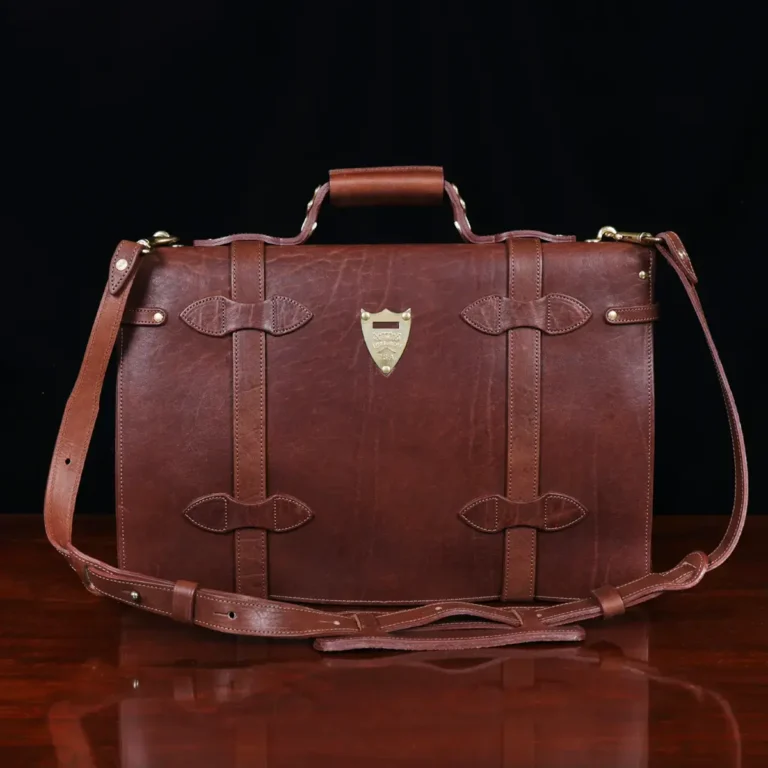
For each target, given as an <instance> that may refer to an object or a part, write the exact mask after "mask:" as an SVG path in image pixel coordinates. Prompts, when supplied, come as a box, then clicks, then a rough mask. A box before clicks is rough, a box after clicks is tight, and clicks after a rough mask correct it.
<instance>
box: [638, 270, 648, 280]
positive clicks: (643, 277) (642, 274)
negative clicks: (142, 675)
mask: <svg viewBox="0 0 768 768" xmlns="http://www.w3.org/2000/svg"><path fill="white" fill-rule="evenodd" d="M637 276H638V277H639V278H640V279H641V280H647V279H648V273H647V272H646V271H645V270H643V271H642V272H638V274H637Z"/></svg>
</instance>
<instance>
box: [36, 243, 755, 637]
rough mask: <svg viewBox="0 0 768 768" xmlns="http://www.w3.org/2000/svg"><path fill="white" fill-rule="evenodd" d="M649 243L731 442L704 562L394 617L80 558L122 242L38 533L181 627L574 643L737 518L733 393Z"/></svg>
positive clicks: (90, 582) (128, 255) (678, 266)
mask: <svg viewBox="0 0 768 768" xmlns="http://www.w3.org/2000/svg"><path fill="white" fill-rule="evenodd" d="M660 238H661V240H662V242H660V243H658V244H657V245H656V248H657V249H658V251H659V253H660V254H661V256H662V257H663V258H664V259H665V260H666V261H667V263H668V264H670V266H671V267H672V269H673V270H674V271H675V273H676V274H677V276H678V277H679V278H680V280H681V282H682V284H683V288H684V289H685V291H686V294H687V295H688V298H689V300H690V302H691V304H692V306H693V309H694V311H695V313H696V316H697V318H698V320H699V324H700V325H701V329H702V331H703V333H704V337H705V340H706V342H707V345H708V347H709V351H710V354H711V356H712V361H713V363H714V366H715V369H716V371H717V376H718V380H719V382H720V387H721V390H722V395H723V399H724V402H725V407H726V412H727V414H728V423H729V426H730V430H731V436H732V439H733V461H734V470H735V479H736V483H735V495H734V502H733V508H732V511H731V517H730V521H729V523H728V527H727V530H726V532H725V534H724V536H723V538H722V540H721V541H720V543H719V544H718V545H717V547H716V548H715V549H714V550H713V551H712V552H711V553H710V554H709V555H705V554H704V553H703V552H693V553H691V554H689V555H688V556H687V557H685V558H684V559H683V560H681V561H680V563H679V564H678V565H676V566H675V567H674V568H672V569H670V570H668V571H664V572H661V573H649V574H647V575H646V576H643V577H641V578H639V579H636V580H634V581H632V582H629V583H627V584H622V585H620V586H617V587H616V590H615V593H614V592H611V593H610V598H609V600H607V599H606V595H607V591H605V590H603V591H602V592H601V593H599V594H600V598H601V599H598V597H596V596H594V595H591V596H589V597H585V598H583V599H580V600H576V601H573V602H568V603H563V604H560V605H552V606H546V607H540V606H530V607H528V606H527V607H524V608H514V607H511V606H505V607H490V606H481V605H474V604H471V603H457V602H443V603H439V604H431V605H425V606H421V607H418V608H407V609H404V610H401V611H395V612H386V611H384V612H379V611H363V612H356V613H354V612H347V611H342V612H332V611H323V610H317V609H314V608H307V607H304V606H299V605H293V604H290V603H281V602H277V601H274V600H266V599H262V598H258V597H249V596H246V595H238V594H233V593H227V592H217V591H215V590H211V589H203V588H199V587H197V586H196V585H194V584H193V583H190V582H175V583H174V582H171V581H166V580H164V579H158V578H154V577H150V576H144V575H142V574H137V573H133V572H131V571H126V570H123V569H120V568H116V567H114V566H110V565H107V564H106V563H104V562H102V561H100V560H97V559H95V558H92V557H88V556H87V555H85V554H83V553H82V552H80V551H79V550H77V549H76V548H75V547H74V546H73V545H72V518H73V515H74V510H75V499H76V496H77V491H78V487H79V485H80V480H81V477H82V473H83V466H84V464H85V456H86V453H87V451H88V446H89V444H90V441H91V435H92V432H93V428H94V425H95V423H96V416H97V413H98V405H99V397H100V395H101V390H102V386H103V383H104V376H105V374H106V370H107V364H108V362H109V358H110V355H111V352H112V348H113V346H114V343H115V339H116V338H117V332H118V330H119V327H120V321H121V319H122V316H123V313H124V311H125V305H126V301H127V297H128V293H129V291H130V287H131V284H132V282H133V278H134V277H135V274H136V266H137V263H138V259H139V254H140V253H141V250H142V246H141V245H139V244H138V243H131V242H127V241H123V242H121V243H120V245H119V246H118V248H117V250H116V251H115V254H114V256H113V258H112V262H111V264H110V278H111V277H112V276H113V273H114V271H115V270H116V265H117V263H118V262H120V263H121V266H122V262H125V265H124V266H123V270H122V272H121V274H123V273H124V279H123V280H122V282H121V284H120V285H118V286H116V287H113V285H114V283H116V282H117V280H118V278H116V279H115V280H112V279H110V281H109V282H108V285H107V288H106V290H105V292H104V295H103V297H102V300H101V304H100V305H99V310H98V313H97V315H96V320H95V323H94V326H93V330H92V331H91V335H90V338H89V341H88V346H87V348H86V351H85V356H84V359H83V364H82V366H81V368H80V373H79V374H78V378H77V381H76V383H75V386H74V389H73V391H72V394H71V396H70V398H69V400H68V402H67V406H66V409H65V411H64V417H63V420H62V424H61V429H60V431H59V436H58V439H57V442H56V447H55V449H54V453H53V459H52V463H51V470H50V474H49V476H48V486H47V489H46V496H45V526H46V532H47V535H48V538H49V540H50V542H51V544H52V545H53V546H54V547H55V548H56V549H57V550H58V551H59V552H60V553H61V554H62V555H63V556H64V557H65V558H66V559H67V561H68V562H69V564H70V566H71V567H72V568H73V569H74V570H75V571H76V572H77V573H78V575H79V576H80V578H81V580H82V581H83V582H84V584H85V585H86V588H87V589H88V590H89V591H91V592H92V593H93V594H100V595H105V596H107V597H112V598H113V599H115V600H118V601H120V602H124V603H127V604H129V605H134V606H136V607H139V608H142V609H144V610H146V611H150V612H152V613H157V614H161V615H166V616H175V617H176V618H179V619H183V620H184V621H189V622H190V623H192V624H196V625H198V626H204V627H208V628H209V629H215V630H218V631H220V632H227V633H232V634H243V635H258V636H263V637H317V638H321V639H319V640H317V641H316V643H315V646H316V647H318V648H321V649H322V650H327V651H333V650H345V649H350V648H392V649H403V650H440V649H450V650H457V649H460V648H483V647H489V646H497V645H511V644H516V643H524V642H541V641H574V640H579V639H580V638H581V637H582V636H583V630H582V629H581V628H579V627H574V626H568V625H573V624H575V623H576V622H580V621H585V620H587V619H594V618H598V617H600V616H603V615H604V614H603V605H606V606H608V605H610V609H609V612H611V613H616V612H617V611H618V610H619V603H618V601H619V600H620V601H621V603H622V604H623V606H624V608H625V609H626V608H629V607H631V606H633V605H636V604H638V603H642V602H645V601H646V600H650V599H651V598H653V597H656V596H658V595H660V594H661V593H662V592H667V591H672V590H682V589H689V588H690V587H692V586H694V585H695V584H697V583H698V582H699V581H700V580H701V578H702V577H703V576H704V574H705V573H706V572H707V571H709V570H713V569H714V568H717V567H718V566H720V565H722V564H723V563H724V562H725V560H726V559H727V558H728V557H729V556H730V554H731V553H732V552H733V549H734V548H735V546H736V544H737V542H738V540H739V536H740V535H741V531H742V528H743V526H744V520H745V518H746V512H747V497H748V492H747V483H748V472H747V457H746V450H745V446H744V436H743V433H742V430H741V425H740V423H739V417H738V411H737V409H736V403H735V401H734V398H733V393H732V392H731V388H730V386H729V384H728V381H727V379H726V377H725V372H724V370H723V366H722V363H721V362H720V357H719V355H718V353H717V349H716V347H715V344H714V341H713V339H712V336H711V334H710V331H709V328H708V326H707V321H706V319H705V317H704V312H703V310H702V307H701V303H700V301H699V297H698V295H697V293H696V288H695V278H694V277H691V275H692V268H691V266H690V262H687V261H686V260H687V254H685V251H684V250H682V245H681V244H679V239H678V238H677V237H676V236H675V235H674V234H673V233H669V232H665V233H662V234H661V235H660ZM456 615H462V616H469V617H472V619H473V620H472V621H469V622H461V623H453V624H435V622H436V621H439V620H440V619H441V618H445V617H449V616H456Z"/></svg>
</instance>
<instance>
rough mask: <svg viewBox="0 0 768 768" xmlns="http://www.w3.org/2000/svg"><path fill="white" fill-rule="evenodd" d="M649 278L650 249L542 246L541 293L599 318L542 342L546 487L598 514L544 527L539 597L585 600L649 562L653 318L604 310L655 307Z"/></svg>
mask: <svg viewBox="0 0 768 768" xmlns="http://www.w3.org/2000/svg"><path fill="white" fill-rule="evenodd" d="M641 272H645V274H646V277H645V279H643V278H641V277H640V273H641ZM652 279H653V269H652V254H651V252H650V251H649V250H648V249H645V248H641V247H638V246H633V245H627V244H620V243H616V244H613V243H611V244H606V243H600V244H597V243H594V244H593V243H562V244H560V243H558V244H545V245H544V292H545V293H555V292H561V293H567V294H569V295H571V296H574V297H575V298H577V299H578V300H579V301H582V302H583V303H584V304H586V305H587V306H588V307H589V308H590V310H591V311H592V318H591V319H590V321H589V322H588V323H586V325H584V326H583V327H582V328H579V329H578V330H576V331H574V332H573V333H567V334H564V335H562V336H544V338H543V339H542V376H541V381H542V402H541V475H540V478H541V480H540V488H541V492H542V493H546V492H548V491H559V492H563V493H566V494H569V495H571V496H573V497H575V498H577V499H578V500H579V501H581V502H582V503H583V504H584V505H585V506H586V507H587V509H588V510H589V514H588V515H587V517H586V518H585V519H584V520H582V521H581V522H580V523H579V524H577V525H574V526H572V527H570V528H566V529H565V530H562V531H556V532H552V533H540V534H539V536H538V553H539V558H538V568H537V589H536V594H537V596H538V597H541V598H544V599H547V598H573V597H583V596H584V595H587V594H589V592H590V590H592V589H594V588H595V587H598V586H601V585H602V584H614V585H616V584H623V583H626V582H628V581H631V580H632V579H635V578H638V577H640V576H643V575H644V574H646V573H647V572H648V571H649V570H650V533H651V500H652V480H653V347H652V344H653V339H652V323H638V324H629V325H610V324H609V323H608V322H607V321H606V320H605V312H606V310H607V309H608V308H609V307H615V306H619V307H629V306H636V305H643V304H650V303H651V302H652Z"/></svg>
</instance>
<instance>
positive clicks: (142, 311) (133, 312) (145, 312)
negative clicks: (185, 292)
mask: <svg viewBox="0 0 768 768" xmlns="http://www.w3.org/2000/svg"><path fill="white" fill-rule="evenodd" d="M157 312H162V314H163V319H162V321H161V322H159V323H156V322H155V321H154V319H153V316H154V315H155V314H156V313H157ZM126 316H127V317H126ZM167 319H168V313H167V312H166V311H165V310H164V309H160V308H159V307H136V308H135V309H126V310H125V313H124V314H123V320H122V322H123V324H124V325H151V326H155V327H158V326H160V325H163V323H165V321H166V320H167Z"/></svg>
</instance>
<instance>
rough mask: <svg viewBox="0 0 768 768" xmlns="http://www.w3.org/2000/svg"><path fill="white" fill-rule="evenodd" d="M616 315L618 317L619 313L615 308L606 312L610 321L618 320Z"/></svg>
mask: <svg viewBox="0 0 768 768" xmlns="http://www.w3.org/2000/svg"><path fill="white" fill-rule="evenodd" d="M618 317H619V313H618V312H617V311H616V310H615V309H612V310H611V311H610V312H609V313H608V319H609V320H611V321H613V320H618Z"/></svg>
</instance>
